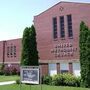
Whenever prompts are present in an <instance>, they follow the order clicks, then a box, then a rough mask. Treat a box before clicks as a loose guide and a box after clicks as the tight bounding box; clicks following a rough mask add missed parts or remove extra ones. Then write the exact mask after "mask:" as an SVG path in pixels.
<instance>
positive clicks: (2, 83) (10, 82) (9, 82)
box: [0, 81, 16, 85]
mask: <svg viewBox="0 0 90 90" xmlns="http://www.w3.org/2000/svg"><path fill="white" fill-rule="evenodd" d="M14 83H16V81H7V82H0V85H9V84H14Z"/></svg>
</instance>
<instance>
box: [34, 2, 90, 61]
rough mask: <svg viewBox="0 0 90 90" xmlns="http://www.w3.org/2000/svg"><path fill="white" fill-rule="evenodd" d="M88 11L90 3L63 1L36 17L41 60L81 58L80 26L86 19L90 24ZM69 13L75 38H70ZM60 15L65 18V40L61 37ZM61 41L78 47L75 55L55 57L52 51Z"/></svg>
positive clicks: (89, 24) (35, 22) (35, 23)
mask: <svg viewBox="0 0 90 90" xmlns="http://www.w3.org/2000/svg"><path fill="white" fill-rule="evenodd" d="M61 7H63V10H62V11H60V8H61ZM88 11H90V4H80V3H63V2H62V3H59V4H57V5H55V6H53V7H52V8H50V9H48V10H46V11H45V12H43V13H41V14H39V15H37V16H35V17H34V25H35V28H36V32H37V45H38V51H39V57H40V60H42V61H43V60H79V26H80V22H81V21H85V22H86V24H87V25H88V26H90V12H88ZM69 14H71V15H72V25H73V26H72V27H73V39H69V38H68V30H67V18H66V16H67V15H69ZM59 16H64V18H65V40H62V39H61V38H60V29H59ZM53 17H57V27H58V38H57V40H56V41H55V40H53V28H52V27H53V26H52V18H53ZM61 43H72V45H73V48H75V49H76V48H77V50H76V51H75V52H73V56H64V57H55V55H54V54H52V53H51V50H52V49H55V48H54V47H55V45H60V44H61Z"/></svg>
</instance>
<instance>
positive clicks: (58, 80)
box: [52, 74, 64, 86]
mask: <svg viewBox="0 0 90 90" xmlns="http://www.w3.org/2000/svg"><path fill="white" fill-rule="evenodd" d="M63 80H64V79H63V74H57V75H55V76H53V77H52V85H55V86H59V85H63V84H64V83H63Z"/></svg>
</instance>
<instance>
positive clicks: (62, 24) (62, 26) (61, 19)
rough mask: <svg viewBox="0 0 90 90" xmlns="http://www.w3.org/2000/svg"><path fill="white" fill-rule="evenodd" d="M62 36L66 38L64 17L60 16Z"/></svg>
mask: <svg viewBox="0 0 90 90" xmlns="http://www.w3.org/2000/svg"><path fill="white" fill-rule="evenodd" d="M60 36H61V38H64V37H65V30H64V16H60Z"/></svg>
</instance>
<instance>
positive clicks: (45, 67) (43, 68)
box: [40, 63, 48, 76]
mask: <svg viewBox="0 0 90 90" xmlns="http://www.w3.org/2000/svg"><path fill="white" fill-rule="evenodd" d="M40 74H41V76H45V75H48V63H42V64H40Z"/></svg>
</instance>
